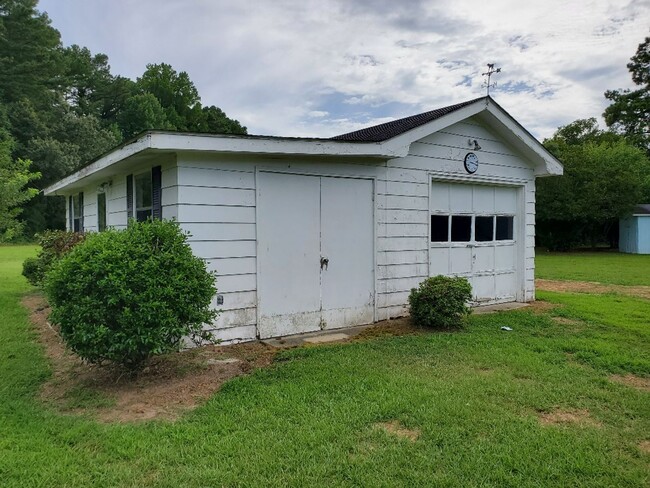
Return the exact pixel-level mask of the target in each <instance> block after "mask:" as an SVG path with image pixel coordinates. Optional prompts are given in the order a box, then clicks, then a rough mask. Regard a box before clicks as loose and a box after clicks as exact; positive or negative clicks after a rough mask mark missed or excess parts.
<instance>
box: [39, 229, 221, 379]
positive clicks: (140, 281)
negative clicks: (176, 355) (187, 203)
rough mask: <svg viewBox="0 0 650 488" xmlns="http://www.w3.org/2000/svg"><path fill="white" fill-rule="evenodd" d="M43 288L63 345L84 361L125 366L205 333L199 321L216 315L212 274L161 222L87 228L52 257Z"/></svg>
mask: <svg viewBox="0 0 650 488" xmlns="http://www.w3.org/2000/svg"><path fill="white" fill-rule="evenodd" d="M45 292H46V294H47V297H48V300H49V302H50V305H51V306H52V313H51V315H50V319H51V321H52V322H53V323H55V324H57V325H58V326H59V327H60V333H61V337H62V338H63V340H64V341H65V343H66V345H67V346H69V347H70V348H71V349H72V350H73V351H74V352H76V353H77V354H78V355H79V356H81V357H82V358H83V359H85V360H86V361H88V362H91V363H102V362H104V361H112V362H114V363H118V364H120V365H122V366H125V367H127V368H128V369H131V370H136V369H139V368H140V367H141V366H142V365H143V363H144V361H145V360H146V359H147V358H149V357H150V356H152V355H155V354H162V353H165V352H169V351H172V350H178V349H179V348H180V347H181V346H182V343H183V338H184V337H189V338H191V339H193V340H194V341H195V342H197V343H198V342H199V341H205V340H211V336H210V334H208V333H206V332H204V331H203V324H204V323H210V322H212V321H213V320H214V319H215V318H216V316H217V312H216V311H214V310H211V309H210V302H211V300H212V297H213V296H214V294H215V293H216V288H215V277H214V275H213V274H212V273H210V272H208V271H207V270H206V267H205V263H204V262H203V260H201V259H199V258H197V257H196V256H194V255H193V254H192V250H191V249H190V247H189V245H188V244H187V235H186V234H184V233H183V232H182V231H181V230H180V228H179V226H178V224H176V223H174V222H167V221H159V220H155V221H148V222H141V223H138V222H135V221H132V222H131V223H130V225H129V227H128V228H127V229H126V230H122V231H118V230H112V229H110V230H107V231H105V232H101V233H97V234H89V235H88V236H87V237H86V240H85V241H84V242H83V243H81V244H79V245H77V246H76V247H75V248H74V249H72V251H70V252H69V253H68V254H66V255H65V256H63V257H62V258H61V259H60V260H59V261H58V262H57V263H55V265H54V266H53V267H52V269H51V270H50V272H49V273H48V274H47V276H46V278H45Z"/></svg>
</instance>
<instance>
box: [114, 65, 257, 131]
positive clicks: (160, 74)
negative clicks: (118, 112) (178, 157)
mask: <svg viewBox="0 0 650 488" xmlns="http://www.w3.org/2000/svg"><path fill="white" fill-rule="evenodd" d="M136 86H137V88H138V90H140V92H141V93H142V94H151V95H153V96H154V97H155V98H156V100H158V103H159V104H160V106H161V107H162V109H163V112H164V114H165V118H166V120H167V124H168V127H167V128H169V129H173V130H180V131H192V132H214V133H221V134H246V127H243V126H242V125H241V124H240V123H239V122H238V121H237V120H234V119H230V118H228V117H227V116H226V114H225V113H224V112H223V110H221V109H220V108H218V107H215V106H214V105H212V106H209V107H203V106H201V97H199V92H198V90H197V89H196V87H195V86H194V83H192V81H191V80H190V77H189V75H188V74H187V73H186V72H185V71H181V72H180V73H177V72H176V70H174V69H173V68H172V67H171V66H170V65H168V64H165V63H161V64H148V65H147V69H146V70H145V72H144V73H143V75H142V76H141V77H140V78H138V79H137V81H136ZM147 105H150V104H147ZM122 121H124V117H123V118H122ZM160 124H161V122H160V121H158V125H160ZM136 125H138V126H139V127H140V130H144V129H154V128H161V127H154V126H151V127H144V126H142V123H140V124H136ZM123 132H131V133H132V130H131V131H129V130H126V131H125V130H124V128H123Z"/></svg>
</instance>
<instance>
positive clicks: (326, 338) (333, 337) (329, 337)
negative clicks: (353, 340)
mask: <svg viewBox="0 0 650 488" xmlns="http://www.w3.org/2000/svg"><path fill="white" fill-rule="evenodd" d="M349 338H350V336H349V335H347V334H342V333H338V334H325V335H321V336H316V337H306V338H305V339H304V341H305V342H308V343H309V344H322V343H324V342H335V341H344V340H345V339H349Z"/></svg>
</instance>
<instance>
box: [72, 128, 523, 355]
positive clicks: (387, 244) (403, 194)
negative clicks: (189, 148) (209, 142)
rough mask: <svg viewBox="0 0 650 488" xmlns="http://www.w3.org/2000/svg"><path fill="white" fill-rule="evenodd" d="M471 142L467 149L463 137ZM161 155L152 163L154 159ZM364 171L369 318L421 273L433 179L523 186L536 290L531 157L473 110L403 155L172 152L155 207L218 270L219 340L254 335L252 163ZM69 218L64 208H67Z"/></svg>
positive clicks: (92, 207)
mask: <svg viewBox="0 0 650 488" xmlns="http://www.w3.org/2000/svg"><path fill="white" fill-rule="evenodd" d="M470 139H471V140H472V141H473V140H474V139H476V141H477V142H478V144H479V145H480V146H481V150H479V151H474V150H473V149H472V147H473V144H472V146H470V145H469V143H468V141H469V140H470ZM470 151H472V152H475V153H476V154H477V155H478V157H479V160H480V166H479V170H478V171H477V173H476V174H474V175H468V174H467V173H466V172H465V169H464V167H463V158H464V156H465V154H466V153H467V152H470ZM156 164H160V163H155V162H154V163H153V164H150V166H154V165H156ZM258 170H272V171H283V172H287V173H294V174H305V175H325V176H344V177H345V176H348V177H363V178H372V179H374V182H375V219H376V223H375V234H376V237H375V252H376V262H377V268H376V297H375V301H376V308H377V319H378V320H383V319H387V318H393V317H398V316H402V315H405V314H406V313H407V308H406V305H407V299H408V294H409V291H410V289H411V288H413V287H416V286H417V285H418V284H419V283H420V282H421V281H422V280H423V279H425V278H426V277H427V276H429V273H430V268H429V266H430V264H429V253H430V246H431V243H430V241H429V226H430V212H429V208H430V204H429V194H430V191H431V181H432V179H439V178H443V179H444V178H447V179H449V178H452V179H453V181H456V182H462V181H466V182H467V183H475V182H482V183H486V184H490V183H494V184H499V183H501V184H510V185H518V186H520V187H522V188H523V190H524V191H523V192H522V195H523V201H522V202H521V209H522V210H521V211H522V217H523V219H522V222H523V223H522V225H523V227H522V234H523V239H522V241H523V243H522V246H520V248H521V255H520V256H518V257H517V261H518V263H519V264H518V267H519V268H520V271H519V273H520V275H521V288H522V289H521V293H519V294H518V297H517V299H518V300H523V301H529V300H532V299H534V296H535V295H534V293H535V292H534V236H535V228H534V225H535V181H534V172H533V168H532V166H531V165H530V164H529V163H527V161H526V160H525V159H524V158H523V157H522V156H521V155H520V154H519V153H518V152H517V151H515V150H514V149H513V148H512V147H510V146H509V145H508V144H506V143H504V142H503V141H502V140H501V139H500V138H499V137H498V136H496V135H494V134H493V133H492V132H491V131H490V129H489V128H488V127H486V126H485V124H483V123H482V122H480V121H479V120H478V119H475V118H470V119H468V120H465V121H463V122H459V123H457V124H454V125H452V126H450V127H448V128H446V129H444V130H441V131H439V132H437V133H435V134H432V135H429V136H427V137H425V138H423V139H421V140H419V141H417V142H414V143H413V144H412V145H411V147H410V150H409V153H408V155H407V156H405V157H403V158H396V159H392V160H389V161H387V162H377V161H371V160H358V161H356V162H354V163H352V162H341V161H336V160H334V159H324V158H321V159H318V160H313V159H312V160H304V159H301V158H300V157H299V156H292V157H288V156H282V157H271V156H258V157H253V156H250V157H243V156H238V155H225V154H224V155H215V154H209V153H200V152H183V151H181V152H179V153H178V154H177V155H176V159H175V161H168V162H166V163H163V173H162V204H163V217H164V218H174V219H176V220H177V221H178V222H179V223H180V224H181V226H182V227H183V228H184V229H186V230H187V231H189V232H190V233H191V237H190V239H189V241H190V245H191V246H192V249H193V251H194V253H195V254H196V255H197V256H199V257H201V258H203V259H205V260H206V263H207V265H208V268H209V269H210V270H214V271H216V272H217V288H218V295H220V296H221V297H222V298H223V305H219V306H217V296H215V298H214V300H213V306H214V307H215V308H219V309H221V310H222V313H221V314H220V316H219V318H218V319H217V320H216V321H215V323H214V324H213V325H212V328H213V329H212V330H213V331H214V333H215V335H216V336H217V337H219V338H221V339H223V340H224V341H227V342H237V341H245V340H251V339H253V338H255V337H256V334H257V331H256V320H257V310H256V306H257V301H258V300H257V275H256V270H257V251H256V239H257V235H256V232H257V230H256V229H257V227H256V222H255V215H256V208H255V205H256V171H258ZM84 197H85V198H84V204H85V205H84V207H85V208H84V215H85V223H86V228H87V229H88V230H91V225H92V226H95V228H96V225H97V218H96V195H95V193H94V189H91V188H88V189H85V191H84ZM66 220H67V218H66ZM107 224H108V225H109V226H112V227H117V228H124V227H125V226H126V175H125V174H122V175H120V176H116V177H114V178H113V180H112V186H111V187H110V188H109V189H108V190H107Z"/></svg>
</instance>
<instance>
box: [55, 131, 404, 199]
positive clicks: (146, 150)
mask: <svg viewBox="0 0 650 488" xmlns="http://www.w3.org/2000/svg"><path fill="white" fill-rule="evenodd" d="M177 151H197V152H209V153H221V154H241V155H253V154H254V155H275V156H282V155H286V156H292V155H293V156H325V157H337V158H370V159H378V160H382V161H385V160H388V159H392V158H396V157H400V156H405V155H406V153H407V151H408V146H406V147H397V146H395V145H387V144H384V143H377V142H372V143H369V142H342V141H333V140H330V139H299V138H282V137H259V136H255V137H250V136H230V135H220V134H192V133H183V132H165V131H147V132H145V133H143V134H141V135H140V136H138V137H136V138H135V139H133V140H132V141H129V142H127V143H126V144H123V145H121V146H118V147H116V148H114V149H112V150H110V151H109V152H107V153H105V154H104V155H102V156H100V157H99V158H97V159H96V160H94V161H92V162H91V163H90V164H88V165H86V166H84V167H83V168H81V169H80V170H78V171H76V172H75V173H72V174H71V175H69V176H66V177H65V178H63V179H61V180H59V181H57V182H56V183H53V184H52V185H50V186H48V187H47V188H45V189H44V190H43V191H44V193H45V195H56V194H60V193H59V192H61V191H65V190H66V189H67V188H69V187H71V186H73V185H74V186H77V185H75V183H77V182H79V181H80V180H82V179H84V180H88V181H91V180H93V179H94V178H93V177H94V176H97V177H100V176H101V173H102V172H105V170H106V169H107V168H109V167H111V166H113V165H116V164H118V163H120V162H126V161H129V160H134V159H136V158H138V157H143V156H145V155H146V154H158V153H170V152H177Z"/></svg>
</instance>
